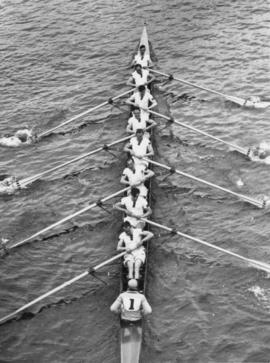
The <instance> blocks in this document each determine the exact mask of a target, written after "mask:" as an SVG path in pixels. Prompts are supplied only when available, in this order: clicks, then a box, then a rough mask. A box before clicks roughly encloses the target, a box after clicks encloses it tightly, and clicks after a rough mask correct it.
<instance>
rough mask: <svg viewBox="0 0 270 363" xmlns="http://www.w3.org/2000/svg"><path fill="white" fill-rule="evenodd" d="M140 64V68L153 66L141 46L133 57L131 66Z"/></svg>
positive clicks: (144, 48) (143, 46)
mask: <svg viewBox="0 0 270 363" xmlns="http://www.w3.org/2000/svg"><path fill="white" fill-rule="evenodd" d="M135 64H140V65H141V66H142V68H147V67H151V66H152V65H153V63H152V61H151V59H150V56H149V54H147V53H146V47H145V45H143V44H142V45H141V46H140V48H139V52H138V53H137V54H136V55H135V57H134V60H133V62H132V65H133V66H134V65H135Z"/></svg>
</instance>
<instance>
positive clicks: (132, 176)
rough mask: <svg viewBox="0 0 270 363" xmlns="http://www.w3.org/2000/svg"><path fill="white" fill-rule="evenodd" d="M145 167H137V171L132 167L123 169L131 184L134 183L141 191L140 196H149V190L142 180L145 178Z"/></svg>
mask: <svg viewBox="0 0 270 363" xmlns="http://www.w3.org/2000/svg"><path fill="white" fill-rule="evenodd" d="M144 171H145V168H144V167H139V166H136V167H135V171H133V170H131V169H130V168H125V169H124V171H123V174H122V175H123V176H124V177H125V178H126V180H127V181H128V182H129V185H131V186H132V185H134V186H136V188H138V189H139V191H140V196H142V197H147V193H148V190H147V188H146V186H145V185H144V182H143V181H142V180H143V179H144V175H145V173H144Z"/></svg>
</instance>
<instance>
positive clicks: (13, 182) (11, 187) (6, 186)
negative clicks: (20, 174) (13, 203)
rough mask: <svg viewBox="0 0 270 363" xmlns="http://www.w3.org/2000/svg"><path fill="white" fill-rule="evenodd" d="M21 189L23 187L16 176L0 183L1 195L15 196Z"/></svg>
mask: <svg viewBox="0 0 270 363" xmlns="http://www.w3.org/2000/svg"><path fill="white" fill-rule="evenodd" d="M19 189H21V185H20V183H19V181H18V179H17V178H16V177H15V176H9V177H6V178H5V179H3V180H1V181H0V194H13V193H15V192H16V191H17V190H19Z"/></svg>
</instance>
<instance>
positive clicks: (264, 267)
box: [140, 218, 270, 273]
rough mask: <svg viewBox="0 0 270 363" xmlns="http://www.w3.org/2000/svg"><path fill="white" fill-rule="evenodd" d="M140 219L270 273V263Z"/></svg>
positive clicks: (144, 219)
mask: <svg viewBox="0 0 270 363" xmlns="http://www.w3.org/2000/svg"><path fill="white" fill-rule="evenodd" d="M140 219H141V220H142V221H144V222H146V223H148V224H150V225H152V226H155V227H158V228H161V229H164V230H165V231H169V232H172V233H174V234H177V235H178V236H181V237H184V238H187V239H190V240H192V241H194V242H197V243H200V244H202V245H205V246H208V247H210V248H214V249H215V250H218V251H221V252H223V253H226V254H227V255H231V256H233V257H236V258H238V259H240V260H242V261H245V262H247V263H248V264H250V265H252V266H253V267H256V268H257V269H259V270H263V271H266V272H268V273H270V265H269V264H268V263H265V262H260V261H257V260H253V259H250V258H246V257H244V256H241V255H239V254H237V253H235V252H232V251H229V250H226V249H224V248H222V247H218V246H215V245H213V244H211V243H209V242H206V241H203V240H201V239H199V238H197V237H192V236H190V235H188V234H186V233H183V232H179V231H176V230H175V229H174V228H170V227H167V226H164V225H162V224H159V223H157V222H153V221H150V220H149V219H146V218H140Z"/></svg>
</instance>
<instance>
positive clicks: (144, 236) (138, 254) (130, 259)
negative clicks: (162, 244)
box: [117, 221, 154, 280]
mask: <svg viewBox="0 0 270 363" xmlns="http://www.w3.org/2000/svg"><path fill="white" fill-rule="evenodd" d="M153 236H154V235H153V233H152V232H150V231H142V230H141V229H140V228H133V227H131V224H130V223H129V222H128V221H125V222H124V224H123V232H122V233H121V234H120V236H119V241H118V245H117V251H120V252H122V251H126V252H127V253H126V254H125V255H124V266H126V267H127V268H128V276H127V278H128V280H130V279H133V278H135V279H136V280H139V278H140V268H141V266H142V265H143V264H144V263H145V257H146V256H145V248H144V246H143V244H144V242H146V241H149V240H150V239H151V238H153ZM133 274H134V276H133Z"/></svg>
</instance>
